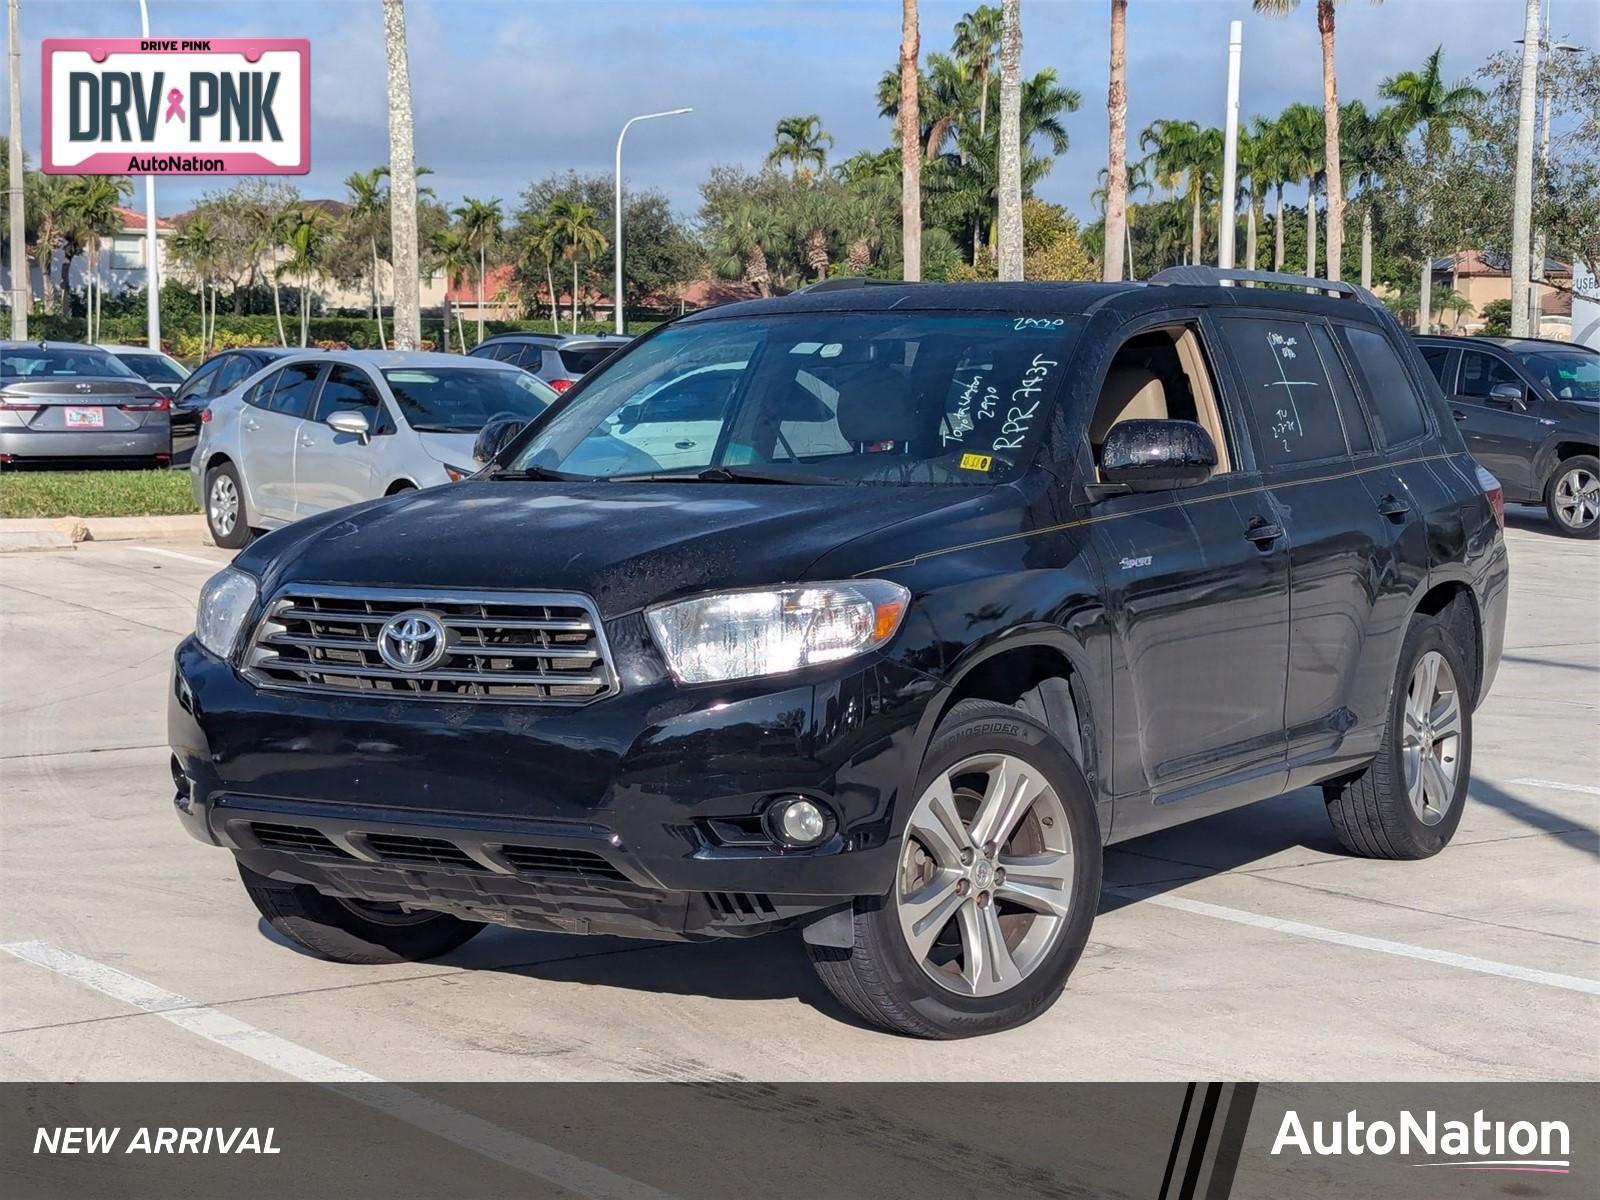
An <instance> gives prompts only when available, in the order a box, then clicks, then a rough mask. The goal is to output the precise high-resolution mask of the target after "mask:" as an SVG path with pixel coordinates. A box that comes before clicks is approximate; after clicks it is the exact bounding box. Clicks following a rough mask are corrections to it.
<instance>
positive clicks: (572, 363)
mask: <svg viewBox="0 0 1600 1200" xmlns="http://www.w3.org/2000/svg"><path fill="white" fill-rule="evenodd" d="M616 350H617V348H616V347H615V346H595V347H592V348H590V349H586V350H559V351H557V353H558V354H559V355H560V356H561V365H562V366H563V367H565V368H566V369H567V370H568V371H570V372H571V373H572V374H574V375H582V374H583V373H584V372H586V371H592V370H594V369H595V368H596V367H598V366H599V365H600V364H601V363H603V362H605V360H606V359H608V358H610V357H611V356H612V355H613V354H615V353H616Z"/></svg>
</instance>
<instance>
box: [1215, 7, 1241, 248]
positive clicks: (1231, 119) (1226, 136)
mask: <svg viewBox="0 0 1600 1200" xmlns="http://www.w3.org/2000/svg"><path fill="white" fill-rule="evenodd" d="M1243 40H1244V22H1242V21H1230V22H1229V23H1228V107H1227V115H1226V119H1225V120H1224V123H1223V124H1224V130H1225V132H1224V133H1223V139H1222V196H1221V203H1220V209H1221V214H1220V221H1219V224H1218V226H1217V266H1219V267H1223V268H1229V267H1232V266H1233V234H1234V229H1233V226H1234V210H1235V206H1236V204H1237V203H1238V200H1237V197H1236V196H1235V194H1234V192H1235V189H1236V187H1237V180H1238V178H1239V54H1240V51H1241V50H1242V45H1241V43H1242V42H1243Z"/></svg>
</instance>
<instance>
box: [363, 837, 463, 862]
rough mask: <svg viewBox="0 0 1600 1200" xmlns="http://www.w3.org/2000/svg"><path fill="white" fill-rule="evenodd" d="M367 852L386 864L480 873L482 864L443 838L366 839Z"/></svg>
mask: <svg viewBox="0 0 1600 1200" xmlns="http://www.w3.org/2000/svg"><path fill="white" fill-rule="evenodd" d="M364 840H365V841H366V843H367V849H368V850H370V851H372V853H373V854H375V855H376V856H377V857H378V858H380V859H382V860H383V861H384V862H392V863H410V864H412V865H414V866H422V867H466V868H468V869H469V870H474V871H481V870H483V869H484V867H483V864H482V863H480V862H479V861H478V860H477V859H475V858H473V857H472V856H471V855H470V854H468V853H467V852H466V851H465V850H463V849H462V848H461V847H460V846H458V845H456V844H455V843H454V842H447V841H445V840H444V839H442V838H430V837H411V836H409V835H406V834H398V833H369V834H366V835H364Z"/></svg>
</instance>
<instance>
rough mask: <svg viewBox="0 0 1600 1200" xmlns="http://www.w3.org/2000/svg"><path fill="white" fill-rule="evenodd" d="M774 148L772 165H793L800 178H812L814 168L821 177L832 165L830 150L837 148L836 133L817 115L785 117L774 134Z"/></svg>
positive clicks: (770, 159)
mask: <svg viewBox="0 0 1600 1200" xmlns="http://www.w3.org/2000/svg"><path fill="white" fill-rule="evenodd" d="M772 141H773V146H772V149H771V150H770V151H769V152H768V153H767V165H768V166H782V165H783V164H784V163H786V162H787V163H790V164H792V165H793V167H794V174H795V177H796V178H799V177H801V176H802V175H803V176H805V177H807V178H809V177H810V176H811V174H812V170H811V168H813V167H815V168H816V173H817V174H821V173H822V171H823V170H824V169H826V167H827V165H828V147H830V146H832V145H833V134H831V133H829V132H828V131H827V130H826V129H824V128H823V127H822V118H821V117H819V116H817V114H816V113H810V114H808V115H805V116H797V117H784V118H783V119H782V120H780V121H779V122H778V125H777V128H776V129H774V130H773V133H772Z"/></svg>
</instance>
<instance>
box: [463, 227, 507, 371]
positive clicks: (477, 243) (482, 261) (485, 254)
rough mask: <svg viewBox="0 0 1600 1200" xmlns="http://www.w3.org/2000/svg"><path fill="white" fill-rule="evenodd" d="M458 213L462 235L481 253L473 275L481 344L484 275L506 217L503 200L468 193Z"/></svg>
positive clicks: (481, 342) (471, 247) (498, 241)
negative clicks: (477, 198)
mask: <svg viewBox="0 0 1600 1200" xmlns="http://www.w3.org/2000/svg"><path fill="white" fill-rule="evenodd" d="M455 213H456V217H457V219H458V220H460V222H461V236H462V238H463V239H464V240H465V242H466V244H467V246H468V248H469V249H471V250H472V251H473V253H475V254H476V255H477V257H478V265H477V269H476V270H475V271H474V272H473V275H474V278H475V279H476V281H477V284H478V344H479V345H482V344H483V279H484V276H485V275H487V274H488V270H489V251H490V250H491V249H493V248H495V247H497V246H498V245H499V243H500V223H501V221H502V220H503V216H502V214H501V212H500V201H498V200H474V199H473V198H472V197H471V196H467V197H465V198H463V200H462V202H461V205H460V207H459V208H457V209H456V210H455ZM462 350H463V351H465V350H466V347H465V346H463V347H462Z"/></svg>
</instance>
